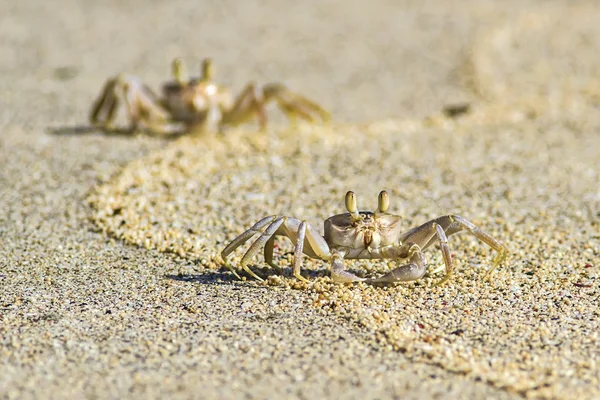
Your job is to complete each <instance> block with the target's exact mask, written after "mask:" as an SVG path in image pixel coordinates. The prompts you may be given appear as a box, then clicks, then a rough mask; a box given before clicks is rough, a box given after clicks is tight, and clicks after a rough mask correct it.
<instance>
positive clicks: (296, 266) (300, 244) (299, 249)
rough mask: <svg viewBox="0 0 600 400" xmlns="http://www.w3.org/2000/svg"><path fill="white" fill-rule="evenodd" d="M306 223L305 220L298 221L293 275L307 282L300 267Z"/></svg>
mask: <svg viewBox="0 0 600 400" xmlns="http://www.w3.org/2000/svg"><path fill="white" fill-rule="evenodd" d="M307 224H308V223H307V222H306V221H302V222H300V226H299V227H298V237H297V239H296V246H295V248H294V276H295V277H296V278H297V279H299V280H301V281H304V282H308V279H306V278H305V277H303V276H302V274H301V273H300V269H301V268H302V252H303V250H304V238H305V237H306V225H307Z"/></svg>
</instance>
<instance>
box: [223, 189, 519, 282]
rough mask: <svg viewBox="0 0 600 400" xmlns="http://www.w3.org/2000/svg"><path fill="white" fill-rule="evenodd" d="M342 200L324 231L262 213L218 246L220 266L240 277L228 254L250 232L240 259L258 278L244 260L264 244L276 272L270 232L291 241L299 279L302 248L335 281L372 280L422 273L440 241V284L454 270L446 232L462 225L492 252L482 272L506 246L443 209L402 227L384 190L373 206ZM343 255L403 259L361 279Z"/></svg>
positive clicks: (499, 260)
mask: <svg viewBox="0 0 600 400" xmlns="http://www.w3.org/2000/svg"><path fill="white" fill-rule="evenodd" d="M345 202H346V209H347V211H348V212H347V213H344V214H338V215H334V216H332V217H329V218H328V219H326V220H325V234H324V235H323V236H321V235H320V234H319V232H318V231H317V230H316V229H315V228H314V227H312V226H311V225H310V224H309V223H308V222H307V221H300V220H299V219H296V218H293V217H286V216H280V215H272V216H268V217H265V218H263V219H261V220H260V221H258V222H257V223H255V224H254V225H253V226H252V227H251V228H250V229H248V230H246V231H245V232H244V233H242V234H241V235H239V236H238V237H236V238H235V239H234V240H233V241H232V242H231V243H229V245H227V247H225V249H224V250H223V251H222V252H221V258H222V260H223V262H224V263H225V266H227V268H229V270H230V271H231V272H232V273H233V274H234V275H235V276H236V277H237V278H238V279H240V276H239V275H238V273H237V272H236V271H235V269H234V268H233V267H232V266H230V265H229V264H227V261H226V260H227V257H228V256H229V255H230V254H231V253H232V252H233V251H235V250H236V249H237V248H238V247H240V246H241V245H243V244H244V243H245V242H247V241H248V240H250V239H251V238H252V237H254V236H255V235H257V234H260V236H259V237H258V238H257V239H256V240H255V241H254V242H253V243H252V244H251V245H250V248H249V249H248V250H247V251H246V253H245V254H244V255H243V257H242V259H241V261H240V264H241V267H242V269H243V270H244V271H246V272H247V273H248V274H249V275H251V276H252V277H254V278H255V279H258V280H262V278H260V277H259V276H258V275H256V274H255V273H254V272H252V270H250V269H249V268H248V264H249V263H250V261H251V260H252V258H253V257H254V256H255V255H256V254H257V253H258V252H259V251H260V249H261V247H264V258H265V261H266V263H267V264H269V265H270V266H271V267H273V268H274V269H276V270H278V271H280V272H281V269H280V268H279V267H278V266H277V265H276V264H275V263H274V262H273V248H274V245H275V238H276V237H277V236H284V237H287V238H288V239H290V240H291V241H292V243H293V244H294V261H293V274H294V276H295V277H296V278H297V279H299V280H302V281H305V282H308V280H307V279H306V278H304V277H303V276H302V275H301V267H302V254H305V255H307V256H309V257H311V258H316V259H321V260H324V261H329V262H330V264H331V279H332V280H333V281H334V282H338V283H349V282H360V281H365V282H366V283H371V284H390V283H396V282H407V281H414V280H417V279H419V278H421V277H423V275H425V272H426V271H427V260H426V258H425V255H424V254H423V250H425V249H427V248H428V247H430V246H432V245H434V244H436V243H439V245H440V249H441V252H442V256H443V259H444V267H445V276H444V277H443V278H442V280H441V281H439V282H438V284H442V283H444V282H446V281H448V279H450V277H451V276H452V271H453V265H452V256H451V255H450V250H449V248H448V239H447V238H448V236H450V235H453V234H455V233H458V232H461V231H466V232H468V233H470V234H471V235H473V236H475V237H476V238H477V239H479V240H481V241H482V242H484V243H485V244H487V245H488V246H490V247H491V248H492V249H493V250H495V251H496V252H497V255H496V257H495V258H494V259H493V264H492V267H491V268H490V269H488V271H487V272H486V276H487V277H489V276H490V274H491V272H492V271H493V270H494V269H495V268H496V267H497V266H498V265H499V264H500V263H502V261H504V260H505V259H506V257H507V255H508V250H507V248H506V247H505V246H504V245H503V244H502V243H501V242H499V241H498V240H496V239H494V238H493V237H492V236H490V235H489V234H488V233H486V232H484V231H483V230H481V229H480V228H478V227H477V226H475V225H474V224H472V223H471V222H469V221H468V220H466V219H465V218H463V217H461V216H459V215H444V216H441V217H438V218H435V219H432V220H431V221H428V222H425V223H424V224H422V225H420V226H417V227H415V228H412V229H409V230H407V231H403V230H402V228H401V226H400V221H401V218H402V217H400V216H398V215H394V214H390V213H388V212H387V210H388V208H389V205H390V199H389V195H388V193H387V192H386V191H385V190H384V191H382V192H380V193H379V197H378V205H377V209H376V210H375V211H359V210H358V209H357V206H356V195H355V194H354V192H352V191H349V192H348V193H346V198H345ZM345 259H346V260H347V259H392V260H407V262H406V263H405V264H402V265H400V266H398V267H396V268H394V269H392V270H391V271H390V272H388V273H387V274H384V275H383V276H380V277H377V278H374V279H365V278H361V277H358V276H356V275H354V274H353V273H351V272H349V271H347V270H346V269H345V268H344V262H343V261H344V260H345Z"/></svg>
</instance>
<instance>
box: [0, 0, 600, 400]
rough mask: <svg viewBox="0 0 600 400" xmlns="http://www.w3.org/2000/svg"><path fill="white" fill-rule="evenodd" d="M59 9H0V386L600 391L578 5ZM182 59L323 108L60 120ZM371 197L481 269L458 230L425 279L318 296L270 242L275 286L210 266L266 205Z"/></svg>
mask: <svg viewBox="0 0 600 400" xmlns="http://www.w3.org/2000/svg"><path fill="white" fill-rule="evenodd" d="M63 3H64V10H61V12H59V11H57V10H52V9H50V8H49V7H50V6H47V5H46V6H44V5H43V4H45V3H43V4H40V5H39V6H38V7H34V8H32V9H27V7H25V5H21V6H15V5H13V6H10V7H13V8H14V9H9V8H10V7H9V6H6V5H4V6H2V7H3V8H4V9H0V14H1V15H8V17H4V20H3V21H2V23H1V24H0V33H2V34H3V35H5V36H4V37H6V38H7V39H5V43H4V44H3V45H2V47H0V60H2V61H0V69H1V70H2V72H3V78H2V79H1V80H0V85H1V88H2V90H3V91H4V92H5V93H6V95H5V96H4V99H2V100H0V101H3V105H2V114H0V116H1V118H2V124H3V127H2V135H1V136H0V137H1V139H0V140H1V142H0V151H1V152H2V153H1V154H0V156H1V157H2V159H3V160H4V161H3V165H4V166H5V167H4V168H2V170H1V171H0V182H1V183H2V184H1V186H0V196H1V199H2V202H3V204H5V205H6V206H5V207H3V208H1V209H0V240H1V243H2V246H1V248H0V285H1V288H2V292H1V293H0V311H1V314H0V315H1V316H2V325H0V333H1V337H2V342H0V345H1V347H0V363H1V364H0V377H1V378H0V395H2V396H7V397H9V398H12V397H14V398H17V397H18V398H22V397H40V396H44V397H82V396H86V397H102V398H104V397H140V396H149V397H165V396H178V397H198V396H201V397H206V398H216V397H225V398H233V397H236V396H237V397H239V396H246V397H258V398H264V397H286V398H316V397H330V398H338V397H344V398H390V397H396V398H431V397H444V398H457V397H463V398H489V397H494V398H512V397H519V396H530V397H544V398H569V397H573V396H577V397H578V398H595V397H598V396H600V392H598V387H600V383H599V380H600V369H599V367H598V364H597V361H596V360H595V359H594V357H593V354H594V353H595V352H597V347H598V340H599V338H598V328H599V326H598V325H599V324H598V317H599V316H600V315H599V309H598V298H599V291H598V283H597V275H598V265H599V262H598V259H599V252H600V228H599V222H600V221H599V220H600V192H599V188H598V181H599V178H598V167H597V160H598V158H599V156H600V136H599V135H598V128H599V127H600V118H599V114H598V110H597V101H598V93H600V91H599V90H598V89H597V88H598V84H597V79H596V77H597V67H596V65H598V61H600V60H598V56H597V55H596V51H595V49H597V48H598V44H599V43H598V41H599V40H600V39H598V37H600V36H599V35H598V33H600V32H598V29H599V28H598V22H600V20H598V17H595V14H594V11H596V10H595V9H594V8H593V7H592V6H585V5H581V4H583V2H582V3H581V4H580V5H578V6H577V7H573V6H570V7H567V6H564V5H561V3H558V2H556V4H555V3H552V4H550V5H543V6H540V5H536V4H535V2H534V3H532V4H529V3H527V4H525V3H516V4H514V5H512V6H511V7H508V5H507V3H503V4H504V5H503V6H502V7H501V8H500V7H498V8H494V7H493V5H486V6H484V5H482V4H479V3H478V2H466V3H461V6H460V7H457V8H453V7H452V5H451V4H450V3H448V2H435V1H432V2H425V3H422V2H414V4H412V3H411V2H404V3H403V4H402V5H399V4H398V3H397V2H389V4H386V3H385V2H380V3H379V4H377V5H375V6H372V7H370V8H367V7H366V6H361V5H360V4H363V3H361V2H356V4H353V3H349V2H344V3H342V2H330V3H328V4H326V5H323V4H322V2H314V3H313V4H311V3H306V2H305V3H303V5H302V6H295V7H290V6H289V5H285V6H282V5H281V3H279V2H265V3H261V4H260V5H253V6H250V5H246V6H244V5H241V3H237V4H238V5H237V6H234V3H232V4H228V3H224V2H215V3H214V4H212V5H210V6H207V5H203V6H199V5H198V4H197V3H195V2H186V1H181V2H174V3H168V4H169V5H168V6H167V3H165V4H164V5H163V4H157V5H153V6H152V7H148V6H147V5H146V6H142V4H146V3H143V2H139V3H131V5H130V6H127V7H125V6H123V5H120V6H119V5H116V4H117V3H115V5H113V6H110V7H109V6H103V7H100V6H98V5H92V4H91V3H90V4H86V5H81V4H79V3H76V2H67V1H64V2H63ZM517 4H518V5H517ZM565 4H566V3H565ZM44 7H47V8H49V9H47V10H46V9H44ZM291 8H293V10H292V9H291ZM66 10H68V11H66ZM596 15H597V13H596ZM92 45H94V47H92ZM205 55H210V56H211V57H212V58H213V59H215V62H217V65H218V67H219V70H218V74H219V77H222V80H223V81H225V82H231V83H232V84H233V85H234V86H235V87H236V88H239V87H241V86H242V85H243V84H244V83H245V82H246V81H248V80H251V79H256V80H259V81H261V82H262V81H268V80H272V79H282V80H283V81H284V82H285V83H287V84H288V85H289V86H290V87H293V88H298V89H301V90H302V92H303V93H304V94H306V95H309V96H310V97H312V98H315V99H319V101H320V102H321V103H323V104H324V105H325V106H327V107H328V108H330V109H332V110H333V111H334V115H335V119H336V120H337V122H334V123H333V124H331V126H326V127H321V126H306V125H302V126H300V127H297V128H294V129H288V128H286V127H285V125H278V126H277V127H274V128H273V129H271V130H270V131H269V132H267V133H256V132H253V126H251V125H250V126H247V127H244V128H240V129H234V130H230V131H228V132H227V134H226V135H225V136H218V137H216V138H207V137H184V138H181V139H178V140H176V141H166V140H160V139H156V138H148V137H144V136H136V137H117V136H108V135H101V134H91V135H87V134H66V133H72V132H70V130H69V129H68V128H69V127H72V126H75V125H76V124H79V123H83V122H84V121H85V116H86V113H87V107H88V105H89V103H90V102H91V100H92V98H93V96H94V95H95V94H96V91H97V90H99V88H100V85H101V83H102V81H103V79H105V78H106V77H108V76H109V75H110V74H112V73H115V72H120V71H122V70H127V71H133V72H135V73H136V74H138V75H140V76H142V77H144V78H145V79H147V81H148V82H149V83H151V84H153V85H158V83H159V82H160V80H161V79H162V77H163V76H164V75H165V74H166V72H167V66H168V62H169V60H170V58H171V57H174V56H183V57H185V58H187V59H188V60H189V61H190V62H196V63H197V62H198V61H199V60H200V59H201V58H202V57H203V56H205ZM465 101H468V102H470V104H471V112H470V113H469V114H467V115H464V116H461V117H459V118H457V119H455V120H453V119H449V118H446V117H444V116H443V115H442V114H441V112H440V110H441V109H442V108H443V107H444V106H445V105H447V104H456V103H461V102H465ZM272 111H273V114H276V111H275V110H274V109H273V110H272ZM427 116H429V117H427ZM391 117H393V119H391ZM276 120H277V118H276ZM364 120H372V121H373V122H369V123H364V122H360V121H364ZM346 121H351V122H346ZM354 121H357V122H354ZM49 126H50V127H59V128H63V129H59V132H60V133H63V134H62V135H61V134H56V135H52V134H49V133H47V132H46V128H47V127H49ZM381 189H387V190H388V191H389V192H390V194H391V196H392V204H391V211H392V212H395V213H398V214H401V215H402V216H403V217H404V218H405V226H406V227H407V228H409V227H412V226H415V225H416V224H419V223H422V222H424V221H426V220H427V219H430V218H433V217H436V216H439V215H443V214H446V213H457V214H461V215H463V216H464V217H466V218H468V219H470V220H471V221H472V222H474V223H476V224H477V225H479V226H480V227H482V228H483V229H485V230H487V231H488V232H489V233H490V234H492V235H493V236H495V237H496V238H498V239H499V240H502V241H503V242H504V243H505V244H506V245H507V247H508V248H509V249H510V251H511V255H510V257H509V258H508V260H507V262H505V264H504V265H502V266H501V267H500V268H498V270H497V271H496V272H495V273H494V274H493V275H492V282H487V281H485V280H483V279H482V278H483V273H484V271H485V270H486V269H487V268H489V266H490V265H491V264H490V262H491V258H492V256H493V254H492V252H491V251H490V249H489V248H488V247H487V246H486V245H484V244H483V243H481V242H478V241H476V240H474V239H473V238H471V237H469V236H465V235H462V236H454V237H451V238H450V247H451V250H452V253H453V255H454V261H455V264H456V271H455V272H456V273H455V276H454V277H453V279H452V280H451V281H450V282H449V283H448V284H446V285H445V286H442V287H437V286H434V284H435V282H437V281H438V280H439V279H440V278H441V276H442V274H441V273H437V274H429V275H427V276H426V277H425V278H424V279H422V280H420V281H418V282H416V283H411V284H403V285H398V286H394V287H388V288H374V287H370V286H366V285H363V284H359V285H350V286H340V285H333V284H331V282H330V281H329V278H328V271H327V266H326V263H324V262H320V261H314V260H308V259H307V260H306V261H305V269H304V274H305V275H307V276H309V278H310V280H311V283H310V284H308V285H306V284H301V283H299V282H297V281H296V280H294V279H292V278H289V275H290V268H289V262H290V260H291V253H290V251H291V247H290V246H289V245H288V244H286V243H285V242H283V241H281V242H280V243H279V244H280V250H279V253H278V254H279V256H278V258H277V262H278V263H280V264H281V265H282V266H284V267H285V268H286V273H287V276H285V277H281V276H279V275H277V274H275V273H274V271H271V270H270V269H268V268H267V267H266V266H265V265H264V263H263V260H262V257H259V258H257V259H256V265H254V266H253V267H252V268H253V270H254V271H255V272H256V273H258V274H259V275H262V276H263V277H265V278H268V279H267V282H266V283H260V282H256V281H254V280H252V279H249V280H247V281H245V282H239V281H236V280H235V279H233V277H232V275H231V273H229V272H228V271H227V270H226V269H223V268H222V267H221V265H220V264H219V263H218V262H217V261H218V260H217V259H216V258H215V256H216V255H217V254H218V253H219V252H220V250H222V248H223V247H224V246H225V244H226V243H227V242H228V241H229V240H231V239H233V238H234V237H235V236H236V235H237V234H239V233H240V232H242V231H243V230H244V229H246V228H247V227H249V226H250V225H251V224H252V223H253V222H255V221H256V220H258V219H259V218H261V217H263V216H265V215H269V214H273V213H281V214H285V215H293V216H296V217H299V218H303V219H307V220H308V221H310V223H311V224H313V225H314V226H316V227H318V228H319V229H320V227H321V224H322V221H323V219H325V218H327V217H328V216H330V215H333V214H335V213H339V212H343V211H344V210H343V195H344V193H345V192H346V191H347V190H354V191H355V192H356V193H357V195H358V201H359V206H360V207H361V208H365V209H371V208H374V207H375V206H376V196H377V193H378V192H379V190H381ZM242 253H243V252H242V250H240V251H238V252H236V255H235V257H232V259H231V261H232V264H233V265H234V266H235V265H236V264H237V262H238V261H239V256H240V255H241V254H242ZM282 254H283V255H282ZM427 255H428V257H429V260H430V263H431V265H432V266H438V265H440V264H441V255H440V254H439V252H438V251H437V250H436V249H431V250H428V252H427ZM347 265H348V267H349V268H350V269H351V270H353V271H354V272H356V273H358V274H365V275H369V276H371V275H378V274H381V273H382V272H383V271H385V270H387V269H388V268H389V266H388V263H385V262H383V263H368V262H355V261H348V262H347ZM391 265H393V264H391ZM294 289H298V290H294Z"/></svg>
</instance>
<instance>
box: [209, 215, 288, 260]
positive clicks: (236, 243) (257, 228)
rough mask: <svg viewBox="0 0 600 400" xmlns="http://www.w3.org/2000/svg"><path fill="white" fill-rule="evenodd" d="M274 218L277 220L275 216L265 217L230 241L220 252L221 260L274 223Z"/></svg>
mask: <svg viewBox="0 0 600 400" xmlns="http://www.w3.org/2000/svg"><path fill="white" fill-rule="evenodd" d="M276 218H277V216H276V215H271V216H268V217H265V218H263V219H261V220H260V221H258V222H257V223H255V224H254V225H252V226H251V227H250V228H249V229H248V230H246V231H245V232H243V233H242V234H241V235H239V236H238V237H236V238H235V239H233V240H232V241H231V243H229V244H228V245H227V247H225V248H224V249H223V251H222V252H221V257H222V258H223V260H225V259H226V258H227V257H228V256H229V255H230V254H231V253H233V252H234V251H235V249H237V248H238V247H240V246H241V245H243V244H244V243H246V242H247V241H248V240H250V239H251V238H252V236H254V235H256V234H257V233H261V232H262V229H263V228H264V227H265V226H267V225H269V224H270V223H271V222H273V221H275V219H276Z"/></svg>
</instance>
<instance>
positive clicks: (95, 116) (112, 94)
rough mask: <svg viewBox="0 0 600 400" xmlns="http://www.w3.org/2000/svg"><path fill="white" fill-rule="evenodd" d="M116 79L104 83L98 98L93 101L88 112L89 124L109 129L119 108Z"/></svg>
mask: <svg viewBox="0 0 600 400" xmlns="http://www.w3.org/2000/svg"><path fill="white" fill-rule="evenodd" d="M116 85H117V78H111V79H109V80H107V81H106V83H105V84H104V86H103V87H102V91H101V92H100V95H99V96H98V98H97V99H96V100H95V101H94V104H93V106H92V110H91V111H90V117H89V120H90V123H91V124H92V125H102V126H104V127H110V125H111V124H112V121H113V120H114V118H115V112H116V110H117V108H118V106H119V98H118V97H117V93H116Z"/></svg>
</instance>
